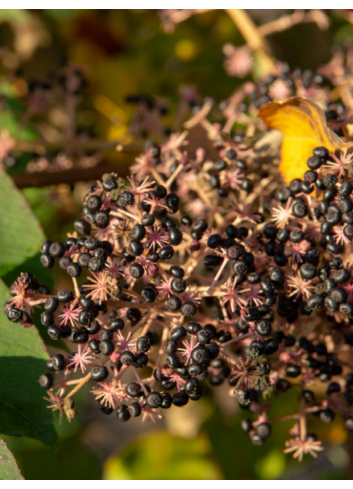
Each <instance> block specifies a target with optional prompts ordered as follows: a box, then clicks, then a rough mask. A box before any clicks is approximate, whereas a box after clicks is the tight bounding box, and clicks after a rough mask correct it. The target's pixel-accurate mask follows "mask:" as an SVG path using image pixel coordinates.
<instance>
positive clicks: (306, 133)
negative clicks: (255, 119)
mask: <svg viewBox="0 0 353 489" xmlns="http://www.w3.org/2000/svg"><path fill="white" fill-rule="evenodd" d="M259 117H261V119H262V120H263V121H264V122H265V124H266V125H267V127H269V128H270V129H277V130H279V131H281V132H282V133H283V142H282V147H281V163H280V166H279V169H280V171H281V173H282V174H283V177H284V179H285V181H286V182H287V183H289V182H290V181H291V180H292V179H293V178H303V174H304V173H305V172H306V171H307V170H308V167H307V165H306V161H307V159H308V158H309V157H310V156H312V151H313V149H314V148H316V147H318V146H325V147H326V148H327V149H328V150H329V151H330V152H332V151H335V150H336V149H341V150H343V149H345V148H347V146H348V145H347V143H345V142H344V141H342V139H340V138H339V137H338V136H337V135H336V134H335V133H334V132H332V131H331V129H329V128H328V127H327V125H326V119H325V113H324V111H323V110H322V109H321V108H320V107H319V106H318V105H316V104H315V103H314V102H311V101H310V100H308V99H305V98H301V97H294V98H291V99H289V100H287V101H286V102H271V103H269V104H266V105H263V106H262V107H261V108H260V111H259Z"/></svg>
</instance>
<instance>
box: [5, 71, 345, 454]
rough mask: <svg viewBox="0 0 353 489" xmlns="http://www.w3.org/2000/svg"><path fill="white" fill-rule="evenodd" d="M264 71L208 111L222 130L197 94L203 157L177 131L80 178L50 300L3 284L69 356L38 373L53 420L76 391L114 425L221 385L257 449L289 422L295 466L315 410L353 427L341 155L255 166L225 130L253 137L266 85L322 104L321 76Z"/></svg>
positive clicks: (57, 252)
mask: <svg viewBox="0 0 353 489" xmlns="http://www.w3.org/2000/svg"><path fill="white" fill-rule="evenodd" d="M276 70H277V71H276V73H275V74H274V75H273V76H272V77H268V78H267V79H265V80H262V81H261V82H260V83H258V84H257V85H255V84H250V85H249V83H247V84H245V85H244V87H242V88H241V89H240V90H239V91H238V92H236V93H235V94H234V95H233V97H232V98H231V99H230V100H228V101H227V102H224V103H223V104H221V109H222V110H223V114H224V117H225V122H224V121H223V122H222V124H220V123H211V122H210V121H209V120H208V119H207V116H208V114H209V112H210V110H211V108H212V102H211V101H210V100H208V99H206V100H205V103H204V105H203V106H202V107H198V108H197V110H195V114H194V115H193V117H192V118H191V119H190V120H189V121H188V122H187V123H186V124H185V127H186V128H187V129H192V128H193V127H196V126H198V125H201V126H202V127H203V129H204V130H206V131H207V134H208V137H209V139H210V140H211V141H212V143H213V149H214V152H215V153H216V157H215V156H212V157H208V156H207V150H206V149H203V148H202V147H199V148H198V149H196V151H194V152H193V153H192V152H191V151H189V152H188V146H187V137H188V134H187V132H186V131H185V132H179V133H175V134H172V135H171V136H170V138H169V139H168V140H167V141H166V142H165V143H163V144H161V145H158V144H156V143H153V142H148V143H147V144H146V146H145V151H144V152H143V154H141V155H140V156H139V157H138V158H136V160H135V162H134V163H133V164H132V166H131V168H130V170H131V176H130V177H128V178H127V179H126V180H125V179H122V178H119V176H118V175H117V174H114V173H112V174H106V175H103V178H102V180H101V181H97V182H95V183H93V184H90V185H89V187H88V189H87V193H86V195H85V197H84V201H83V215H82V218H80V219H77V220H76V221H75V223H74V228H75V230H74V231H73V233H72V234H69V235H68V237H67V239H66V241H65V242H64V243H60V242H54V243H52V242H51V241H49V240H48V241H45V242H44V243H43V244H42V247H41V253H42V255H41V263H42V265H43V266H44V267H46V268H53V267H54V266H55V265H58V266H59V267H60V268H62V269H64V270H66V272H67V274H68V275H69V277H71V279H72V287H71V289H65V290H58V291H56V292H55V293H54V291H51V290H49V288H48V287H47V286H46V285H43V284H39V282H38V280H37V279H36V278H35V277H34V276H33V275H32V274H31V273H29V272H28V271H27V272H24V273H22V274H21V276H20V277H19V278H18V279H17V281H16V282H15V283H14V284H13V285H12V286H11V288H10V293H11V295H12V298H11V299H10V300H9V301H8V302H7V303H6V304H5V308H4V309H5V313H6V314H7V317H8V319H9V320H10V321H12V322H14V323H20V324H22V325H23V326H24V327H25V328H26V327H30V326H32V324H33V320H32V319H31V314H32V313H33V311H34V309H35V308H43V309H42V314H41V322H42V324H43V325H44V326H47V328H48V335H49V336H50V338H52V339H53V340H58V339H61V338H63V339H66V341H68V342H69V344H70V346H71V347H72V349H75V351H73V352H72V353H71V354H70V355H66V356H65V355H63V354H57V355H54V356H53V357H52V358H51V359H50V360H49V361H48V362H47V370H48V371H47V372H43V375H42V376H41V377H40V379H39V382H40V384H41V386H42V387H43V388H44V389H46V390H47V395H46V399H47V401H48V403H49V408H51V409H53V410H58V411H59V412H60V418H61V417H62V415H63V414H65V415H66V416H67V418H68V420H69V421H70V420H71V419H72V417H74V416H75V415H76V411H75V407H74V406H75V404H74V397H75V394H76V393H77V392H78V391H79V390H80V389H81V388H82V387H83V386H84V385H85V384H87V383H91V386H92V387H91V392H92V394H93V396H94V397H95V399H96V400H97V403H98V408H99V409H100V410H101V411H102V413H104V414H106V415H110V414H113V413H114V415H116V416H117V418H118V420H120V421H125V422H126V421H128V420H129V419H130V418H131V417H139V416H141V418H142V420H143V421H145V420H155V419H156V418H158V417H160V416H162V415H163V410H164V409H169V408H172V409H177V408H180V407H182V406H185V405H186V404H187V403H188V402H195V401H197V400H199V399H200V398H201V397H202V395H203V385H204V384H205V383H208V384H209V385H211V386H214V388H215V389H216V388H217V386H219V385H220V384H222V383H227V384H228V385H229V395H230V396H232V397H233V398H234V402H238V403H239V404H240V406H241V407H242V408H244V409H247V410H248V413H249V416H248V417H247V418H246V419H244V420H243V421H242V427H243V429H244V431H246V432H248V434H249V438H250V440H251V441H252V442H253V443H254V444H256V445H261V444H263V443H264V442H265V441H266V438H267V437H268V436H270V435H271V430H272V428H271V427H272V424H273V422H275V421H276V422H277V421H278V422H280V421H281V420H288V419H292V420H293V427H292V429H291V430H290V433H289V440H288V441H287V442H286V447H285V452H286V453H292V452H293V456H294V457H297V458H298V459H299V460H302V458H303V455H304V454H311V455H312V456H314V457H315V456H316V455H317V452H319V451H321V450H322V449H323V447H322V444H321V442H320V441H319V440H318V438H317V435H316V434H315V433H312V432H311V430H310V422H311V420H312V419H313V417H318V418H319V419H320V420H321V421H322V422H323V423H330V422H332V421H333V420H334V418H335V416H340V417H342V418H343V420H344V422H345V424H346V427H347V428H348V429H353V408H352V404H353V365H352V360H351V358H352V346H353V332H352V326H351V325H352V324H353V269H352V265H351V264H350V261H351V260H350V253H351V252H352V245H351V241H352V237H353V201H352V194H353V183H351V182H350V179H349V174H348V171H349V169H350V165H351V163H352V157H351V156H350V155H349V154H347V153H346V152H340V151H337V154H333V153H330V152H329V151H328V149H327V148H325V147H323V146H319V147H317V148H315V149H314V150H313V154H312V155H311V156H310V157H309V158H308V160H307V171H306V172H305V173H304V174H303V175H302V178H300V179H299V178H295V179H293V180H291V181H290V183H289V185H288V186H287V185H285V184H284V183H283V180H282V177H281V176H280V175H279V173H278V168H277V165H276V164H275V163H274V161H273V158H272V159H271V158H268V159H269V161H267V163H266V164H264V163H263V161H262V160H261V163H259V160H257V159H256V158H254V153H253V152H252V147H251V144H252V142H253V140H252V138H251V137H244V134H242V133H236V134H231V129H232V126H233V124H234V122H236V121H238V120H239V121H240V122H241V123H242V124H244V125H245V126H247V128H248V136H251V135H253V134H254V133H255V131H256V130H257V131H259V130H260V129H263V124H262V121H261V120H258V119H256V118H255V117H254V116H253V113H252V110H253V109H255V108H256V107H258V106H261V105H262V104H263V103H264V102H268V100H264V98H266V97H267V95H264V93H269V94H270V93H271V90H270V88H269V87H271V86H273V85H274V83H275V82H276V81H278V80H279V81H281V82H283V83H285V84H286V86H287V88H288V90H292V89H293V87H295V86H301V87H303V85H304V81H305V84H306V85H307V87H308V89H309V88H311V89H312V93H313V94H314V95H316V96H318V95H322V96H326V97H327V98H326V101H327V103H329V102H328V101H329V97H328V95H327V92H326V91H325V85H324V82H325V80H324V79H323V78H322V77H320V76H318V75H315V74H308V73H307V74H305V75H303V74H301V73H298V72H297V73H295V72H290V71H289V70H288V69H287V67H286V66H285V65H278V66H277V67H276ZM267 98H268V97H267ZM331 112H332V108H331ZM343 113H344V112H343V111H341V114H343ZM331 115H332V114H331ZM337 119H339V114H338V115H337ZM337 130H341V126H340V127H338V128H337ZM130 374H131V375H132V376H133V377H134V380H133V381H131V380H130V379H131V375H130ZM127 378H129V380H126V379H127ZM322 386H324V389H323V388H322ZM288 389H296V390H297V391H298V394H299V396H298V399H299V400H298V406H297V410H296V412H295V413H293V414H284V415H283V417H282V418H277V419H274V418H271V414H270V413H271V409H270V396H271V394H272V393H275V394H278V395H281V393H283V392H285V391H287V390H288ZM323 392H326V394H322V393H323ZM265 401H266V402H265Z"/></svg>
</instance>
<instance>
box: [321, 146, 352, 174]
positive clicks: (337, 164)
mask: <svg viewBox="0 0 353 489" xmlns="http://www.w3.org/2000/svg"><path fill="white" fill-rule="evenodd" d="M330 158H331V160H333V161H328V162H327V163H326V164H325V166H324V167H323V169H324V170H327V171H329V172H333V173H334V174H336V175H337V176H338V177H344V175H345V172H346V171H348V170H350V169H351V168H352V164H353V154H349V153H348V151H347V150H345V152H344V153H343V152H341V154H340V156H339V158H338V157H337V156H336V155H335V154H334V153H331V154H330Z"/></svg>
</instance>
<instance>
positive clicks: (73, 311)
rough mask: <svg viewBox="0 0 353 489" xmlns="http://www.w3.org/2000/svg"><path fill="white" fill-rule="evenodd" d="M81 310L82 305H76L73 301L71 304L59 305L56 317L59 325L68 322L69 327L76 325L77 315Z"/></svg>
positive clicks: (65, 324) (64, 324)
mask: <svg viewBox="0 0 353 489" xmlns="http://www.w3.org/2000/svg"><path fill="white" fill-rule="evenodd" d="M81 311H82V307H81V306H78V305H77V304H75V303H74V302H71V304H65V305H63V306H61V307H60V309H59V312H60V313H61V314H59V316H58V319H60V323H59V326H67V324H68V323H69V322H70V324H71V327H72V328H75V327H76V326H77V325H78V317H79V315H80V312H81Z"/></svg>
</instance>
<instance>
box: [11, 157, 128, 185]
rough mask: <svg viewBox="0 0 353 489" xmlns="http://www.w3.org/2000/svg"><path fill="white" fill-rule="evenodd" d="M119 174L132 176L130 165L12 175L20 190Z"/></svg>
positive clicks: (110, 164)
mask: <svg viewBox="0 0 353 489" xmlns="http://www.w3.org/2000/svg"><path fill="white" fill-rule="evenodd" d="M111 172H116V173H118V175H119V177H123V178H124V177H126V176H128V175H130V172H129V165H127V164H114V163H107V164H105V165H98V166H94V167H92V168H72V169H70V170H63V171H58V172H48V171H43V172H39V173H21V174H19V175H10V176H11V178H12V179H13V181H14V183H15V185H16V186H17V187H18V188H28V187H47V186H49V185H58V184H59V183H67V184H69V185H70V184H72V183H76V182H89V181H91V180H97V179H100V178H101V177H102V175H103V174H104V173H111Z"/></svg>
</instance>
